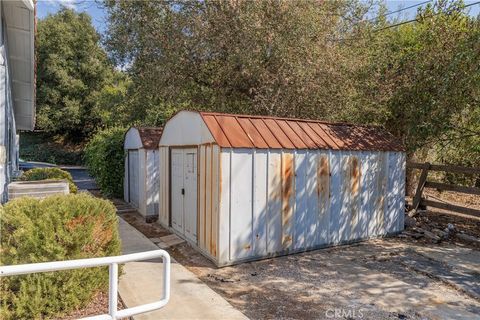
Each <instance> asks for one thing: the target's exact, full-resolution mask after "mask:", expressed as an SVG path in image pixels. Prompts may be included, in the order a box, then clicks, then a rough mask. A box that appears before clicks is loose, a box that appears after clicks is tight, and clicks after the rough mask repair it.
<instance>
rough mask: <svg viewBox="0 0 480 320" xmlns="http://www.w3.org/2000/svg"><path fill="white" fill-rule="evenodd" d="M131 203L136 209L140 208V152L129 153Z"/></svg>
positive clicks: (130, 151) (132, 151) (131, 151)
mask: <svg viewBox="0 0 480 320" xmlns="http://www.w3.org/2000/svg"><path fill="white" fill-rule="evenodd" d="M128 157H129V161H128V166H129V168H128V173H129V175H130V179H129V180H130V183H129V197H128V198H129V202H130V204H131V205H132V206H133V207H134V208H139V207H140V190H139V189H140V177H139V174H140V159H139V151H138V150H129V151H128Z"/></svg>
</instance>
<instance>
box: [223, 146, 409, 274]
mask: <svg viewBox="0 0 480 320" xmlns="http://www.w3.org/2000/svg"><path fill="white" fill-rule="evenodd" d="M220 157H221V166H220V167H221V179H220V181H221V186H220V189H221V190H222V192H221V195H220V212H219V214H220V216H219V221H220V226H219V240H218V247H219V249H218V250H219V255H218V257H217V258H218V260H217V263H218V264H219V265H227V264H232V263H236V262H239V261H243V260H251V259H255V258H261V257H267V256H274V255H279V254H286V253H291V252H298V251H304V250H308V249H313V248H318V247H323V246H328V245H334V244H341V243H349V242H352V241H358V240H362V239H367V238H372V237H378V236H383V235H387V234H392V233H396V232H399V231H401V230H402V229H403V215H404V181H405V176H404V174H405V154H404V153H402V152H368V151H328V150H327V151H324V150H296V151H291V150H260V149H222V151H221V153H220Z"/></svg>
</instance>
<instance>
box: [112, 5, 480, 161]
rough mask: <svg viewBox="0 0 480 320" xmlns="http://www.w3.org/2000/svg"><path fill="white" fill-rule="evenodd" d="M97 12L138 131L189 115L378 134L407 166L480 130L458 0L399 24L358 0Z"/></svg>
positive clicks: (471, 43)
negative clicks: (362, 128)
mask: <svg viewBox="0 0 480 320" xmlns="http://www.w3.org/2000/svg"><path fill="white" fill-rule="evenodd" d="M104 3H105V6H106V8H107V12H108V21H109V22H108V32H107V37H106V42H105V44H106V48H107V49H108V52H109V53H110V55H111V56H112V58H113V59H114V60H115V61H116V62H117V63H118V64H123V66H124V67H125V68H126V70H127V71H128V73H129V75H130V77H131V79H132V88H133V89H132V91H133V92H135V94H136V96H137V98H135V99H134V100H133V101H132V103H133V105H134V106H135V117H136V119H138V120H140V121H143V120H145V119H147V118H148V117H149V116H150V115H155V119H161V120H162V119H164V118H165V115H166V114H168V113H169V112H170V111H171V110H172V109H176V108H177V109H180V108H191V109H202V110H215V111H226V112H234V113H250V114H268V115H280V116H293V117H301V118H317V119H324V120H341V121H348V122H355V123H363V124H376V125H380V126H383V127H385V128H387V129H388V130H389V131H390V132H392V133H393V134H394V135H396V136H397V137H398V138H399V139H401V140H402V141H403V142H404V143H405V145H406V146H407V149H408V155H409V156H413V155H414V154H415V153H417V154H420V153H422V154H430V153H432V152H434V151H435V152H440V151H441V150H443V151H445V152H446V149H442V148H441V147H440V146H441V145H442V141H446V140H445V139H447V140H449V139H450V140H451V139H453V138H455V137H457V138H455V139H457V141H458V139H461V138H460V137H463V135H462V134H460V131H459V130H457V129H459V128H461V130H463V131H464V132H466V131H465V125H467V127H468V128H469V130H470V131H471V130H472V128H476V127H478V126H477V125H476V124H475V123H476V122H475V121H473V123H471V121H467V120H466V119H465V118H466V117H467V116H466V113H467V114H476V113H473V111H474V110H477V109H478V107H479V101H478V97H479V96H480V93H479V90H480V82H479V79H480V73H479V70H480V64H479V63H478V61H479V60H480V59H479V58H480V57H479V54H480V47H479V46H480V42H479V41H478V39H479V38H480V37H479V35H480V25H479V20H478V18H473V17H470V16H469V15H468V14H467V13H466V10H465V5H464V4H463V2H461V1H455V0H454V1H447V0H441V1H437V2H435V3H434V4H433V5H432V4H430V5H428V6H427V7H426V8H425V9H423V10H420V11H419V12H418V14H417V17H416V22H412V23H407V24H401V25H398V26H396V25H395V22H397V21H395V20H391V21H390V20H388V19H387V13H386V10H385V7H384V6H380V8H379V9H378V10H376V12H374V13H373V14H375V15H376V16H377V17H378V18H376V19H373V18H371V15H369V16H366V13H367V12H369V9H370V8H371V7H370V4H369V3H367V2H365V1H355V0H351V1H287V0H284V1H277V0H265V1H248V0H240V1H208V0H207V1H196V0H159V1H142V2H132V1H114V0H105V1H104ZM132 96H133V95H132ZM160 123H161V122H160ZM475 132H478V131H475ZM470 134H472V133H471V132H470ZM475 137H476V138H475V139H478V135H476V136H475ZM472 139H473V138H472ZM475 141H477V140H475ZM456 145H457V146H459V145H462V144H459V143H457V144H456ZM474 150H477V149H476V148H469V149H468V150H467V149H465V150H464V152H463V153H461V154H462V155H463V154H465V155H468V157H474V156H475V155H477V154H478V153H476V154H475V153H473V151H474ZM445 154H446V153H445ZM450 154H451V153H450ZM440 158H441V156H440ZM457 158H458V157H457ZM470 160H471V161H469V163H473V162H475V161H473V159H470Z"/></svg>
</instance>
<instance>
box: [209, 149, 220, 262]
mask: <svg viewBox="0 0 480 320" xmlns="http://www.w3.org/2000/svg"><path fill="white" fill-rule="evenodd" d="M219 161H220V148H219V147H218V146H217V145H212V189H211V193H212V213H211V216H212V227H211V233H212V234H211V236H210V250H209V252H210V254H211V255H212V257H217V246H218V211H219V183H220V181H219Z"/></svg>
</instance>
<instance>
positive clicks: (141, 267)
mask: <svg viewBox="0 0 480 320" xmlns="http://www.w3.org/2000/svg"><path fill="white" fill-rule="evenodd" d="M119 220H120V237H121V239H122V251H123V253H124V254H128V253H134V252H140V251H149V250H157V249H158V247H157V246H156V245H155V244H154V243H153V242H151V241H150V240H149V239H148V238H147V237H145V236H144V235H143V234H141V233H140V232H139V231H138V230H137V229H135V228H134V227H132V226H131V225H129V224H128V223H127V222H125V221H124V220H123V219H121V218H119ZM162 280H163V279H162V262H161V260H160V261H143V262H130V263H127V264H126V265H125V266H124V268H123V275H122V276H121V278H120V283H119V286H118V288H119V293H120V297H121V298H122V300H123V302H124V303H125V304H126V305H127V307H134V306H137V305H140V304H144V303H149V302H154V301H155V300H158V299H159V298H160V297H161V296H162ZM135 319H136V320H153V319H155V320H157V319H209V320H214V319H232V320H233V319H248V318H247V317H245V316H244V315H243V314H242V313H241V312H240V311H238V310H236V309H234V308H233V307H232V306H231V305H230V304H229V303H228V302H227V301H226V300H225V299H223V298H222V297H221V296H220V295H218V294H217V293H216V292H215V291H213V290H212V289H210V288H209V287H208V286H207V285H206V284H204V283H203V282H202V281H200V280H199V279H198V278H197V277H196V276H195V275H194V274H193V273H191V272H190V271H188V270H187V269H186V268H185V267H183V266H182V265H180V264H179V263H177V262H176V261H174V260H173V259H172V265H171V296H170V301H169V303H168V304H167V306H165V307H164V308H163V309H160V310H157V311H153V312H150V313H146V314H143V315H139V316H136V317H135Z"/></svg>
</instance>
